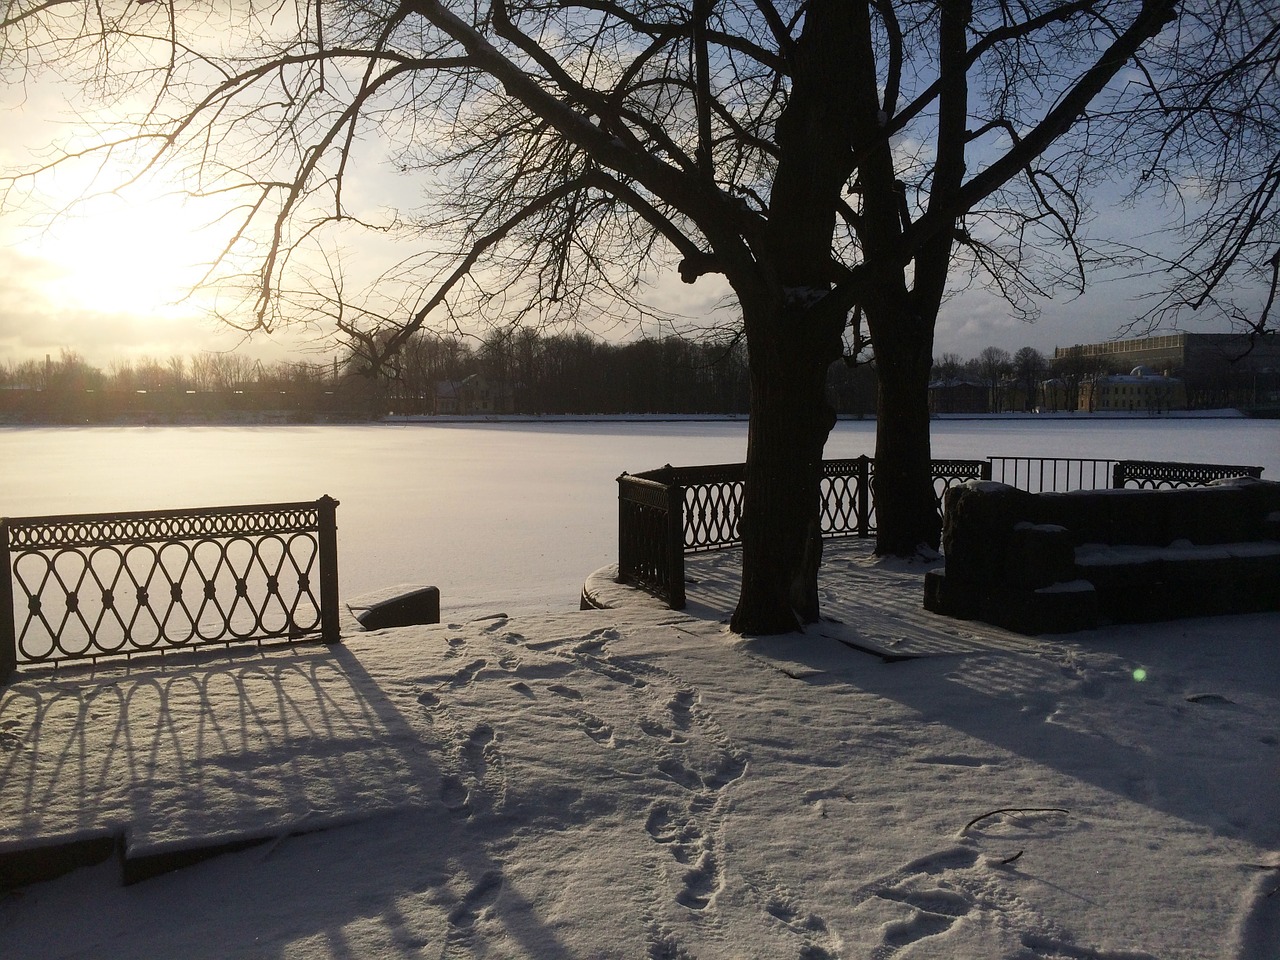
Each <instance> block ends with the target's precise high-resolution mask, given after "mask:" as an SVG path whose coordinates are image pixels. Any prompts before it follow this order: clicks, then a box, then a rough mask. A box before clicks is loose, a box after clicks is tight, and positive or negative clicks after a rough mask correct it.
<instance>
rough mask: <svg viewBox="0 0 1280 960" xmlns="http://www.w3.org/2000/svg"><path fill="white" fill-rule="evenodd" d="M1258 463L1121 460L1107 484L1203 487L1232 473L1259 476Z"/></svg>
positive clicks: (1231, 475) (1146, 487)
mask: <svg viewBox="0 0 1280 960" xmlns="http://www.w3.org/2000/svg"><path fill="white" fill-rule="evenodd" d="M1262 469H1263V468H1262V467H1244V466H1232V465H1229V464H1209V463H1161V462H1157V461H1154V460H1121V461H1119V462H1118V463H1117V464H1116V465H1115V467H1114V469H1113V472H1112V481H1111V485H1112V486H1113V487H1115V488H1116V489H1120V488H1121V487H1137V488H1138V489H1145V490H1156V489H1162V488H1163V489H1172V488H1175V487H1203V486H1204V485H1205V484H1208V483H1212V482H1213V481H1215V480H1229V479H1231V478H1233V477H1252V478H1254V479H1255V480H1257V479H1260V478H1261V477H1262Z"/></svg>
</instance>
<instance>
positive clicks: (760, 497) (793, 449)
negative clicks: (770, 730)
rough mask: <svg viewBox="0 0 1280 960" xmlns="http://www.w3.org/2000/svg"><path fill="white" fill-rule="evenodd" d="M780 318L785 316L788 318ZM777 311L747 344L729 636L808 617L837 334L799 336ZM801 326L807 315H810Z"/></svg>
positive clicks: (784, 627) (814, 612) (831, 421)
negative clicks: (737, 553) (747, 401)
mask: <svg viewBox="0 0 1280 960" xmlns="http://www.w3.org/2000/svg"><path fill="white" fill-rule="evenodd" d="M788 319H789V320H790V322H788ZM804 323H805V321H804V318H803V317H802V316H800V315H795V314H793V315H791V316H790V317H789V318H788V317H787V315H786V313H785V312H780V316H779V318H775V320H774V322H773V323H771V324H770V328H771V332H772V333H773V334H774V335H772V336H764V335H763V332H757V335H756V336H755V337H753V338H752V340H751V344H750V348H749V349H750V368H751V423H750V427H749V430H748V435H747V465H746V484H745V487H744V490H743V505H742V517H741V520H740V523H739V532H740V533H741V536H742V592H741V594H740V596H739V599H738V606H737V609H736V610H735V611H734V613H733V618H732V620H731V621H730V629H732V630H733V631H734V632H735V633H751V634H776V633H790V632H792V631H795V630H798V629H800V628H801V627H802V625H803V624H806V623H815V622H817V620H818V566H819V564H820V563H821V560H822V531H821V506H822V503H821V480H822V451H823V448H824V447H825V446H826V442H827V436H828V435H829V434H830V432H831V428H832V427H833V426H834V425H835V411H834V410H833V409H832V408H831V406H830V404H828V403H827V400H826V372H827V368H828V367H829V366H830V365H831V363H832V361H833V360H835V359H836V358H837V357H838V356H839V343H840V340H839V334H838V328H836V329H837V333H836V335H835V336H834V337H831V336H816V335H814V331H813V330H812V328H811V329H810V330H809V331H807V335H806V333H802V332H800V331H799V330H797V327H798V326H803V325H804ZM810 323H812V319H811V318H810Z"/></svg>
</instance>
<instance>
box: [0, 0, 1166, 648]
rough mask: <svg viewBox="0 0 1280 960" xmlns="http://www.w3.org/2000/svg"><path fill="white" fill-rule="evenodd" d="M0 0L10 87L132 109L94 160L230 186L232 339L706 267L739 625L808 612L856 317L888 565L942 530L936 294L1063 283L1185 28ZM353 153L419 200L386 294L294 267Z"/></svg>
mask: <svg viewBox="0 0 1280 960" xmlns="http://www.w3.org/2000/svg"><path fill="white" fill-rule="evenodd" d="M200 9H204V8H200ZM6 10H7V12H6V14H5V16H4V19H3V21H0V27H2V28H3V34H4V38H5V39H4V41H3V46H0V55H2V56H4V57H5V62H6V65H7V66H8V68H9V70H10V73H13V72H14V71H15V70H21V69H23V68H24V67H29V66H31V65H37V64H43V65H50V64H52V65H54V66H62V67H63V68H64V72H66V73H68V74H69V75H72V76H74V77H75V78H76V79H86V76H85V75H84V74H75V73H74V70H76V69H83V70H87V71H88V75H87V80H88V81H90V82H101V83H103V84H105V85H106V86H104V87H103V89H104V90H105V91H106V92H107V93H108V94H110V95H111V96H113V97H120V96H121V93H122V90H123V89H124V88H126V87H130V86H131V88H132V90H133V92H134V93H135V94H136V95H145V96H146V97H147V98H149V99H147V100H146V101H145V103H146V104H147V106H146V107H145V108H144V109H143V111H142V113H141V115H140V116H136V117H132V118H130V120H129V124H130V126H129V128H128V129H126V130H125V131H124V132H123V133H120V134H119V135H118V136H117V135H114V134H113V132H111V131H108V133H107V134H106V135H105V137H104V140H103V142H102V143H101V144H99V145H97V146H90V147H89V148H87V149H89V150H95V151H97V152H99V153H102V154H105V155H107V156H109V157H114V156H116V155H119V154H121V153H123V152H126V151H128V150H134V151H136V153H137V162H138V163H140V164H141V165H142V166H144V167H145V166H154V165H156V164H160V163H164V162H173V163H176V164H178V165H179V166H180V167H181V172H182V173H183V174H184V176H185V177H186V181H187V183H188V184H189V186H190V189H192V190H193V191H197V192H201V193H203V194H205V195H211V194H218V195H223V196H226V197H228V198H235V199H236V201H237V202H238V204H239V206H238V207H237V208H236V209H237V210H238V211H239V213H240V214H241V217H240V220H239V221H238V223H237V225H236V227H235V228H234V230H233V231H232V233H231V235H230V237H229V239H228V243H227V248H226V251H225V254H224V257H223V258H222V260H221V261H220V264H221V266H222V267H224V268H226V270H227V271H228V272H229V273H230V274H231V276H232V277H233V278H238V279H241V280H243V281H245V282H246V283H247V286H248V288H249V290H250V291H251V293H250V295H249V299H248V303H247V313H246V314H243V315H241V316H239V317H238V318H237V317H231V318H229V319H232V320H233V321H234V322H238V323H240V324H241V325H243V326H245V327H246V328H252V327H266V326H271V325H273V324H275V323H277V322H280V321H281V320H282V319H284V318H287V317H300V316H305V315H306V310H307V309H309V308H310V309H313V310H314V311H315V313H314V314H313V315H314V316H318V317H322V318H324V319H325V320H326V321H327V322H331V323H333V324H335V325H336V326H337V328H338V329H339V330H341V331H343V332H344V333H345V334H346V335H347V336H349V337H352V338H353V339H355V340H356V341H358V342H359V343H361V344H364V345H366V346H368V347H369V348H371V352H372V354H373V356H372V359H373V361H374V362H375V364H376V363H382V362H386V360H387V358H388V357H389V356H391V355H392V354H394V352H395V351H396V350H397V349H399V348H400V347H401V346H402V345H403V344H404V343H406V342H407V340H408V338H410V337H411V336H412V335H413V334H414V333H415V331H417V330H419V329H421V328H422V327H424V325H428V324H441V323H442V324H446V325H447V324H450V323H453V324H456V325H465V324H467V323H470V322H471V321H472V320H473V319H477V318H480V319H489V320H494V321H499V322H501V323H503V324H506V325H510V324H514V323H532V324H542V325H545V324H554V323H557V322H564V321H567V320H568V321H572V320H577V319H580V318H582V317H584V316H591V315H601V314H602V312H603V311H604V310H606V309H608V310H626V309H630V310H633V311H634V310H635V309H639V308H640V307H642V306H643V303H642V301H641V299H640V298H639V296H638V291H639V290H640V289H641V287H642V284H643V282H644V281H645V280H646V278H647V277H649V276H650V275H651V274H652V273H653V272H655V271H660V270H664V269H674V270H676V271H678V273H679V275H680V277H681V279H683V280H684V281H686V282H689V283H692V282H695V281H697V280H698V278H700V277H702V276H705V275H708V274H718V275H720V276H722V277H724V278H725V280H727V283H728V285H729V287H730V288H731V290H732V292H733V296H734V298H735V300H736V304H737V307H738V309H739V311H740V315H741V329H742V331H743V332H744V333H745V336H746V340H747V343H748V347H749V366H750V379H751V392H752V409H751V425H750V431H749V446H748V454H747V461H748V462H747V481H746V487H745V502H744V510H743V517H742V524H741V534H742V541H743V584H742V593H741V596H740V599H739V602H738V607H737V610H736V611H735V614H734V617H733V621H732V625H733V628H734V629H735V630H739V631H745V632H778V631H789V630H792V629H795V627H796V626H797V624H798V623H801V622H810V621H813V620H815V619H817V617H818V613H819V611H818V593H817V568H818V563H819V560H820V555H821V540H820V537H819V515H818V509H819V504H818V490H819V479H820V463H821V457H822V450H823V446H824V443H825V441H826V438H827V435H828V433H829V431H830V429H831V427H832V425H833V423H834V415H833V413H832V411H831V409H830V407H829V406H828V404H827V402H826V399H825V397H824V383H825V378H826V372H827V368H828V367H829V365H830V364H831V363H832V362H833V361H834V360H836V359H837V358H839V357H840V355H841V351H842V343H843V340H844V334H845V331H846V328H847V326H848V325H850V324H851V323H853V324H854V325H856V331H857V332H858V333H859V335H860V334H861V331H863V330H865V331H867V332H868V333H869V336H870V339H871V342H872V344H873V347H874V351H875V355H876V362H877V369H878V372H879V398H878V427H877V431H878V432H877V452H876V457H877V467H876V499H877V517H878V525H879V532H878V542H877V549H878V550H879V551H880V552H882V553H900V554H901V553H911V552H913V551H914V550H915V549H916V547H917V545H919V544H921V543H926V544H935V545H936V543H937V540H938V526H937V517H936V512H935V508H934V499H933V498H934V494H933V488H932V483H931V479H930V447H929V425H928V401H927V383H928V378H929V372H930V367H931V363H932V352H933V332H934V326H935V322H936V318H937V315H938V310H939V306H940V304H941V303H942V301H943V298H944V296H945V295H946V293H947V290H948V284H949V282H950V281H951V279H952V278H953V277H960V278H961V280H962V281H964V282H967V281H971V280H980V281H984V282H988V283H990V284H992V285H993V286H994V287H995V288H996V289H997V290H998V291H999V292H1001V293H1002V294H1004V295H1005V296H1006V297H1007V298H1009V300H1010V301H1011V303H1013V304H1014V305H1015V308H1017V309H1025V308H1026V307H1027V305H1028V303H1029V302H1030V300H1029V298H1034V297H1035V296H1037V295H1039V294H1043V293H1045V292H1046V291H1048V290H1050V289H1052V286H1053V284H1054V283H1056V282H1058V281H1062V280H1064V279H1065V280H1068V281H1071V282H1075V283H1077V284H1078V283H1079V282H1081V281H1082V277H1083V275H1084V271H1085V269H1086V267H1087V265H1088V264H1089V262H1090V259H1091V256H1092V254H1091V253H1090V249H1089V247H1088V246H1087V245H1086V244H1085V242H1084V239H1083V234H1082V232H1081V230H1082V226H1083V224H1084V222H1085V220H1086V217H1087V207H1086V205H1085V203H1084V196H1085V190H1086V188H1087V187H1088V186H1089V185H1090V184H1091V182H1092V180H1093V179H1094V178H1095V177H1096V176H1098V175H1099V170H1100V167H1099V164H1100V158H1099V157H1098V155H1097V153H1096V152H1095V151H1093V150H1092V149H1091V146H1092V139H1091V138H1092V137H1094V136H1095V135H1096V128H1097V126H1098V124H1102V123H1105V122H1106V121H1107V119H1108V118H1109V117H1112V116H1116V115H1118V114H1119V106H1120V105H1121V103H1122V102H1123V101H1125V98H1126V97H1127V96H1129V94H1128V93H1127V92H1126V91H1127V90H1128V87H1127V86H1125V85H1122V84H1119V83H1117V82H1116V80H1117V77H1118V75H1119V73H1120V72H1121V71H1122V70H1124V69H1125V68H1126V66H1127V65H1130V64H1132V63H1134V58H1135V56H1136V55H1137V54H1139V52H1140V51H1142V50H1144V48H1146V47H1147V46H1148V45H1149V41H1150V40H1151V39H1152V38H1153V37H1156V36H1157V35H1158V34H1160V33H1161V31H1162V30H1163V29H1164V28H1165V27H1166V26H1167V25H1168V24H1170V23H1172V22H1173V21H1174V19H1175V17H1176V15H1177V14H1176V11H1177V6H1176V4H1175V0H1031V2H1026V0H1020V2H1013V0H933V2H924V3H918V2H911V0H871V2H867V3H864V2H857V0H853V2H851V0H805V2H800V0H693V2H692V3H689V4H672V3H669V2H665V0H581V2H576V0H490V2H481V0H401V2H394V3H393V2H389V0H299V2H298V3H297V4H294V5H288V6H280V5H277V4H264V3H262V2H261V0H236V2H233V3H232V2H228V4H227V7H226V10H225V12H223V13H220V14H218V15H217V16H215V15H214V14H213V13H209V14H208V19H206V20H197V19H195V17H194V15H193V13H192V12H191V8H189V7H187V6H186V5H179V4H178V3H176V0H156V2H150V3H145V4H144V3H135V2H131V0H102V2H101V3H99V4H97V5H94V6H87V5H84V4H82V3H79V2H73V0H13V2H11V3H10V4H9V5H8V7H7V8H6ZM133 102H137V101H133ZM366 145H369V148H370V149H372V148H374V147H375V146H376V149H377V150H380V151H381V150H387V149H389V150H390V152H391V155H392V156H393V158H394V162H395V163H396V164H397V166H398V168H399V170H400V171H401V172H403V173H404V174H406V175H410V176H412V177H414V178H415V179H416V180H417V182H418V183H420V184H421V185H422V186H423V187H424V188H425V189H426V191H427V196H428V200H427V203H426V205H425V207H423V208H422V209H420V210H418V211H417V212H416V213H414V214H412V215H410V214H409V213H407V212H406V215H404V216H402V217H400V218H398V219H393V220H392V221H390V222H382V223H377V224H373V225H374V226H376V227H378V228H379V229H382V230H385V231H398V232H397V233H396V234H395V235H396V236H398V237H399V238H400V239H401V243H402V248H401V249H402V251H403V254H402V255H401V256H400V257H398V258H397V262H396V264H395V266H394V267H393V268H391V269H389V270H388V272H387V273H386V274H385V275H384V277H383V280H382V283H381V284H380V286H379V287H378V289H379V290H381V291H383V299H381V300H364V301H359V302H357V301H354V300H353V298H352V297H351V296H350V295H349V294H348V292H347V291H346V290H345V288H344V285H343V282H342V273H341V270H338V269H334V268H333V267H332V261H329V260H326V261H323V266H314V265H309V264H315V263H317V262H318V261H315V260H310V261H309V260H308V259H307V257H306V256H305V254H306V252H307V251H308V250H309V249H310V248H311V246H312V245H313V244H315V243H316V242H317V240H318V238H320V237H321V236H322V235H323V234H324V232H325V230H326V229H334V230H337V231H340V232H341V231H348V230H350V229H351V228H352V226H353V225H355V224H357V223H358V222H359V221H360V220H361V219H362V218H365V219H368V217H369V214H368V211H367V210H365V209H362V208H360V207H359V206H358V205H356V201H355V200H354V199H353V196H352V190H351V189H350V188H349V184H348V181H349V179H350V177H351V176H353V175H354V172H355V171H357V170H358V169H361V164H362V163H365V162H367V161H366V158H365V157H364V156H363V155H362V153H361V150H362V149H363V148H365V147H366ZM341 235H342V236H346V235H347V234H346V233H341ZM244 264H250V267H249V268H245V267H244V266H243V265H244ZM325 284H328V286H327V287H326V286H325ZM387 291H391V292H392V293H391V294H387ZM388 296H389V297H390V299H387V297H388ZM384 331H389V332H387V334H386V335H385V336H382V335H375V334H381V333H382V332H384Z"/></svg>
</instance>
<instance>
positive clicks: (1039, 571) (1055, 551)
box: [1004, 522, 1075, 590]
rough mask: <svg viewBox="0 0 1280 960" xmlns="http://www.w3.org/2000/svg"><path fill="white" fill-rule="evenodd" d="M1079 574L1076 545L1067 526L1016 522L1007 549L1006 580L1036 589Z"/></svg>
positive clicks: (1012, 583)
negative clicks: (1076, 568) (1076, 562)
mask: <svg viewBox="0 0 1280 960" xmlns="http://www.w3.org/2000/svg"><path fill="white" fill-rule="evenodd" d="M1074 578H1075V549H1074V546H1073V545H1072V542H1071V534H1070V532H1069V531H1068V530H1067V529H1066V527H1060V526H1057V525H1056V524H1046V523H1041V524H1032V523H1025V522H1024V523H1019V524H1015V525H1014V528H1013V533H1012V535H1011V536H1010V538H1009V547H1008V550H1007V551H1006V553H1005V568H1004V580H1005V582H1007V583H1008V584H1009V585H1010V586H1013V587H1017V588H1023V589H1031V590H1035V589H1038V588H1040V587H1047V586H1049V585H1050V584H1053V583H1060V582H1062V581H1065V580H1072V579H1074Z"/></svg>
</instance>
